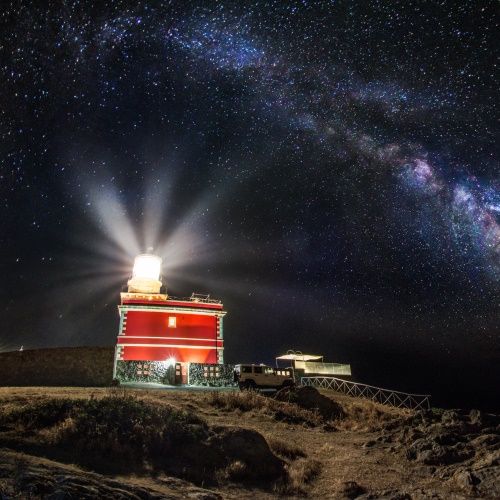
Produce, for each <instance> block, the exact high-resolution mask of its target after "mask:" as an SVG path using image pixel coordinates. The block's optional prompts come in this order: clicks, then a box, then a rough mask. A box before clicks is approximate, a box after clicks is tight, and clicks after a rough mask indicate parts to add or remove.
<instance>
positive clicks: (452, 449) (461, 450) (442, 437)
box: [367, 410, 500, 498]
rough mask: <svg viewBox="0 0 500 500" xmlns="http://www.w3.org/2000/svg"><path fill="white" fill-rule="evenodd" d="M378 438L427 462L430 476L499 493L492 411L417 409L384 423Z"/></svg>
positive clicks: (498, 437) (498, 432)
mask: <svg viewBox="0 0 500 500" xmlns="http://www.w3.org/2000/svg"><path fill="white" fill-rule="evenodd" d="M377 442H378V443H382V444H390V445H391V446H390V448H389V449H390V450H391V451H393V452H397V453H402V454H404V455H405V457H406V458H407V459H408V460H410V461H414V462H417V463H420V464H422V465H424V466H429V468H430V471H431V472H432V473H433V474H434V475H435V476H438V477H439V478H442V479H443V480H445V481H449V482H450V483H453V485H454V486H458V487H459V488H460V489H461V490H462V491H463V492H464V493H465V494H467V495H475V496H487V497H491V498H498V497H500V417H498V416H496V415H491V414H486V413H483V412H480V411H478V410H471V411H470V412H465V411H461V410H444V411H438V410H428V411H421V412H417V413H415V414H414V415H412V416H410V417H408V418H407V419H403V420H402V421H399V422H391V423H390V424H388V425H387V426H386V428H385V431H384V432H383V433H382V435H381V436H380V437H379V438H378V439H377ZM367 445H368V443H367ZM370 446H373V443H370Z"/></svg>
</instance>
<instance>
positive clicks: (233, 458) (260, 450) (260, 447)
mask: <svg viewBox="0 0 500 500" xmlns="http://www.w3.org/2000/svg"><path fill="white" fill-rule="evenodd" d="M216 431H217V432H216V434H215V435H214V436H213V437H211V438H210V439H209V443H208V444H209V446H210V447H212V446H213V447H215V449H217V450H218V451H219V452H220V453H221V455H222V457H225V458H226V459H227V460H228V461H229V462H230V463H229V464H228V466H231V464H234V463H236V462H240V463H242V464H244V466H245V468H246V470H245V473H244V474H242V473H241V474H239V477H240V478H242V479H243V480H245V479H248V480H260V479H264V480H270V479H277V478H279V477H281V476H282V475H283V474H284V463H283V462H282V461H281V460H280V459H279V458H278V457H276V455H274V454H273V452H272V451H271V449H270V448H269V445H268V444H267V441H266V440H265V439H264V437H263V436H262V434H260V433H258V432H257V431H254V430H251V429H243V428H239V427H220V428H217V429H216ZM240 472H241V471H240Z"/></svg>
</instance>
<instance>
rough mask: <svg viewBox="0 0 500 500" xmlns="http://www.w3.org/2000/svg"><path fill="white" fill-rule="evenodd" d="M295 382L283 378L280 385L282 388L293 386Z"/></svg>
mask: <svg viewBox="0 0 500 500" xmlns="http://www.w3.org/2000/svg"><path fill="white" fill-rule="evenodd" d="M294 385H295V384H294V382H293V380H285V381H284V382H283V383H282V384H281V387H282V388H283V389H284V388H285V387H293V386H294Z"/></svg>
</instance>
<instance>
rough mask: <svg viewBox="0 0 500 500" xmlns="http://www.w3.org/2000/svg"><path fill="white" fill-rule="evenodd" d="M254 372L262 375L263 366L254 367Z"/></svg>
mask: <svg viewBox="0 0 500 500" xmlns="http://www.w3.org/2000/svg"><path fill="white" fill-rule="evenodd" d="M253 372H254V373H262V366H254V367H253Z"/></svg>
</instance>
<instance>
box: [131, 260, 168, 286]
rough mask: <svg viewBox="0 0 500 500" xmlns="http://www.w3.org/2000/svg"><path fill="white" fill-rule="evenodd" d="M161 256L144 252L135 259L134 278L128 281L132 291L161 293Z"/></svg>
mask: <svg viewBox="0 0 500 500" xmlns="http://www.w3.org/2000/svg"><path fill="white" fill-rule="evenodd" d="M160 272H161V258H160V257H158V256H157V255H153V254H149V253H143V254H141V255H138V256H137V257H136V258H135V260H134V268H133V270H132V278H131V279H130V280H129V281H128V291H129V292H130V293H160V288H161V285H162V282H161V281H160Z"/></svg>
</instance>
